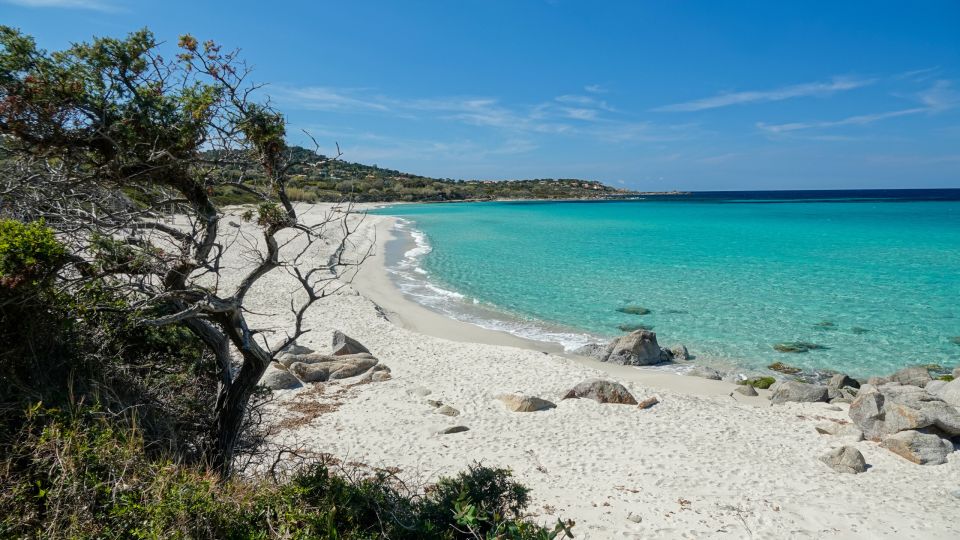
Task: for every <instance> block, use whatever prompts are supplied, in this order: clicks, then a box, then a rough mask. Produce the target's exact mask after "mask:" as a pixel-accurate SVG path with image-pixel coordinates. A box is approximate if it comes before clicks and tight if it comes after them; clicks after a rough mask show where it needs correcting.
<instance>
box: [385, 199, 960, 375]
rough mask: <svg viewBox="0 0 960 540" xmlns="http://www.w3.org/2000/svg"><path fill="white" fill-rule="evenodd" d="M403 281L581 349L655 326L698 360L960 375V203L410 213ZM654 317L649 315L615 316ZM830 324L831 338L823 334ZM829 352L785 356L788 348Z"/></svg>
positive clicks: (498, 323) (441, 300) (394, 265)
mask: <svg viewBox="0 0 960 540" xmlns="http://www.w3.org/2000/svg"><path fill="white" fill-rule="evenodd" d="M378 213H385V214H390V215H395V216H399V217H401V218H403V220H404V222H403V225H401V229H402V232H403V238H404V241H403V242H402V245H401V246H399V247H396V246H395V247H394V249H393V250H391V251H390V253H392V255H390V256H389V257H388V258H389V259H391V260H390V261H389V263H388V264H389V266H390V268H391V270H392V272H393V273H394V279H395V280H396V282H397V283H398V285H400V286H401V288H402V289H403V290H404V291H406V292H407V294H409V295H410V296H411V297H412V298H414V299H415V300H417V301H419V302H421V303H424V304H425V305H428V306H429V307H431V308H433V309H437V310H440V311H443V312H445V313H448V314H450V315H452V316H455V317H459V318H462V319H465V320H468V321H471V322H474V323H477V324H481V325H483V326H488V327H492V328H499V329H505V330H508V331H511V332H514V333H517V334H519V335H524V336H526V337H534V338H541V339H548V340H551V341H559V342H562V343H564V344H565V345H567V346H568V347H574V346H576V345H578V344H581V343H584V342H586V341H589V340H591V339H595V338H596V337H603V338H609V337H612V336H615V335H619V334H621V333H622V332H621V331H620V330H619V329H618V328H617V327H618V325H622V324H646V325H648V326H651V327H653V330H654V331H655V332H656V333H657V336H658V339H659V341H660V343H661V345H670V344H674V343H684V344H686V345H687V346H688V348H689V349H690V351H691V353H693V354H694V355H696V356H697V357H698V360H702V361H707V362H710V361H716V362H727V363H730V362H732V363H735V364H738V365H741V366H743V367H745V368H761V367H763V366H766V365H767V364H770V363H771V362H774V361H783V362H787V363H789V364H792V365H796V366H799V367H804V368H812V369H813V368H830V369H836V370H841V371H845V372H848V373H851V374H854V375H858V376H868V375H875V374H883V373H888V372H890V371H892V370H894V369H895V368H899V367H902V366H904V365H908V364H916V363H937V364H942V365H954V364H956V363H960V345H957V344H955V343H953V342H952V341H951V339H952V338H953V337H954V336H960V202H958V201H943V202H888V201H883V202H881V201H859V202H836V201H830V202H824V201H811V202H806V201H805V202H779V203H776V204H771V203H769V202H749V201H747V202H739V203H737V202H734V201H732V200H730V201H716V200H642V201H623V202H604V203H501V202H497V203H470V204H430V205H404V206H396V207H390V208H386V209H383V210H379V211H378ZM627 305H635V306H642V307H644V308H646V309H649V310H650V313H649V314H648V315H643V316H638V315H629V314H624V313H620V312H618V311H617V308H620V307H624V306H627ZM826 323H829V325H827V324H826ZM788 341H805V342H811V343H816V344H818V345H823V346H825V347H827V349H824V350H815V351H810V352H808V353H803V354H788V353H779V352H776V351H775V350H774V349H773V345H774V344H776V343H779V342H788Z"/></svg>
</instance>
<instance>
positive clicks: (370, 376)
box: [357, 364, 392, 383]
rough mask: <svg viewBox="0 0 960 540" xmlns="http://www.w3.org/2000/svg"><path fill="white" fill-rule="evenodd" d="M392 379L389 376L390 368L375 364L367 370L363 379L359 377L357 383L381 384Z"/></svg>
mask: <svg viewBox="0 0 960 540" xmlns="http://www.w3.org/2000/svg"><path fill="white" fill-rule="evenodd" d="M391 378H392V377H391V376H390V368H388V367H387V366H386V365H384V364H377V365H375V366H373V367H372V368H370V369H369V370H367V372H366V373H364V374H363V377H360V380H359V381H357V382H358V383H371V382H383V381H388V380H390V379H391Z"/></svg>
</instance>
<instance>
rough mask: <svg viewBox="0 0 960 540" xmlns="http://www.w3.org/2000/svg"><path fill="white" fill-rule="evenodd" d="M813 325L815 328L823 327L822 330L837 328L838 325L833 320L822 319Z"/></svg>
mask: <svg viewBox="0 0 960 540" xmlns="http://www.w3.org/2000/svg"><path fill="white" fill-rule="evenodd" d="M813 327H814V328H819V329H821V330H832V329H834V328H836V327H837V325H836V324H834V323H833V322H831V321H820V322H818V323H817V324H815V325H813Z"/></svg>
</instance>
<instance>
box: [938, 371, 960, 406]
mask: <svg viewBox="0 0 960 540" xmlns="http://www.w3.org/2000/svg"><path fill="white" fill-rule="evenodd" d="M937 397H939V398H940V399H942V400H944V401H946V402H947V403H949V404H950V405H953V406H954V407H960V378H957V379H954V380H952V381H950V382H948V383H947V384H945V385H943V387H941V388H940V390H938V391H937Z"/></svg>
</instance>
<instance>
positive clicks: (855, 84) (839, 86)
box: [652, 77, 873, 112]
mask: <svg viewBox="0 0 960 540" xmlns="http://www.w3.org/2000/svg"><path fill="white" fill-rule="evenodd" d="M872 83H873V80H871V79H853V78H847V77H834V78H833V79H832V80H830V81H829V82H814V83H805V84H795V85H793V86H784V87H781V88H776V89H773V90H752V91H745V92H732V93H725V94H720V95H717V96H712V97H708V98H703V99H696V100H693V101H686V102H683V103H674V104H672V105H664V106H662V107H657V108H655V109H652V110H653V111H654V112H694V111H703V110H707V109H718V108H720V107H729V106H731V105H744V104H747V103H764V102H770V101H783V100H785V99H792V98H799V97H812V96H828V95H831V94H834V93H836V92H843V91H847V90H853V89H855V88H860V87H863V86H867V85H869V84H872Z"/></svg>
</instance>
